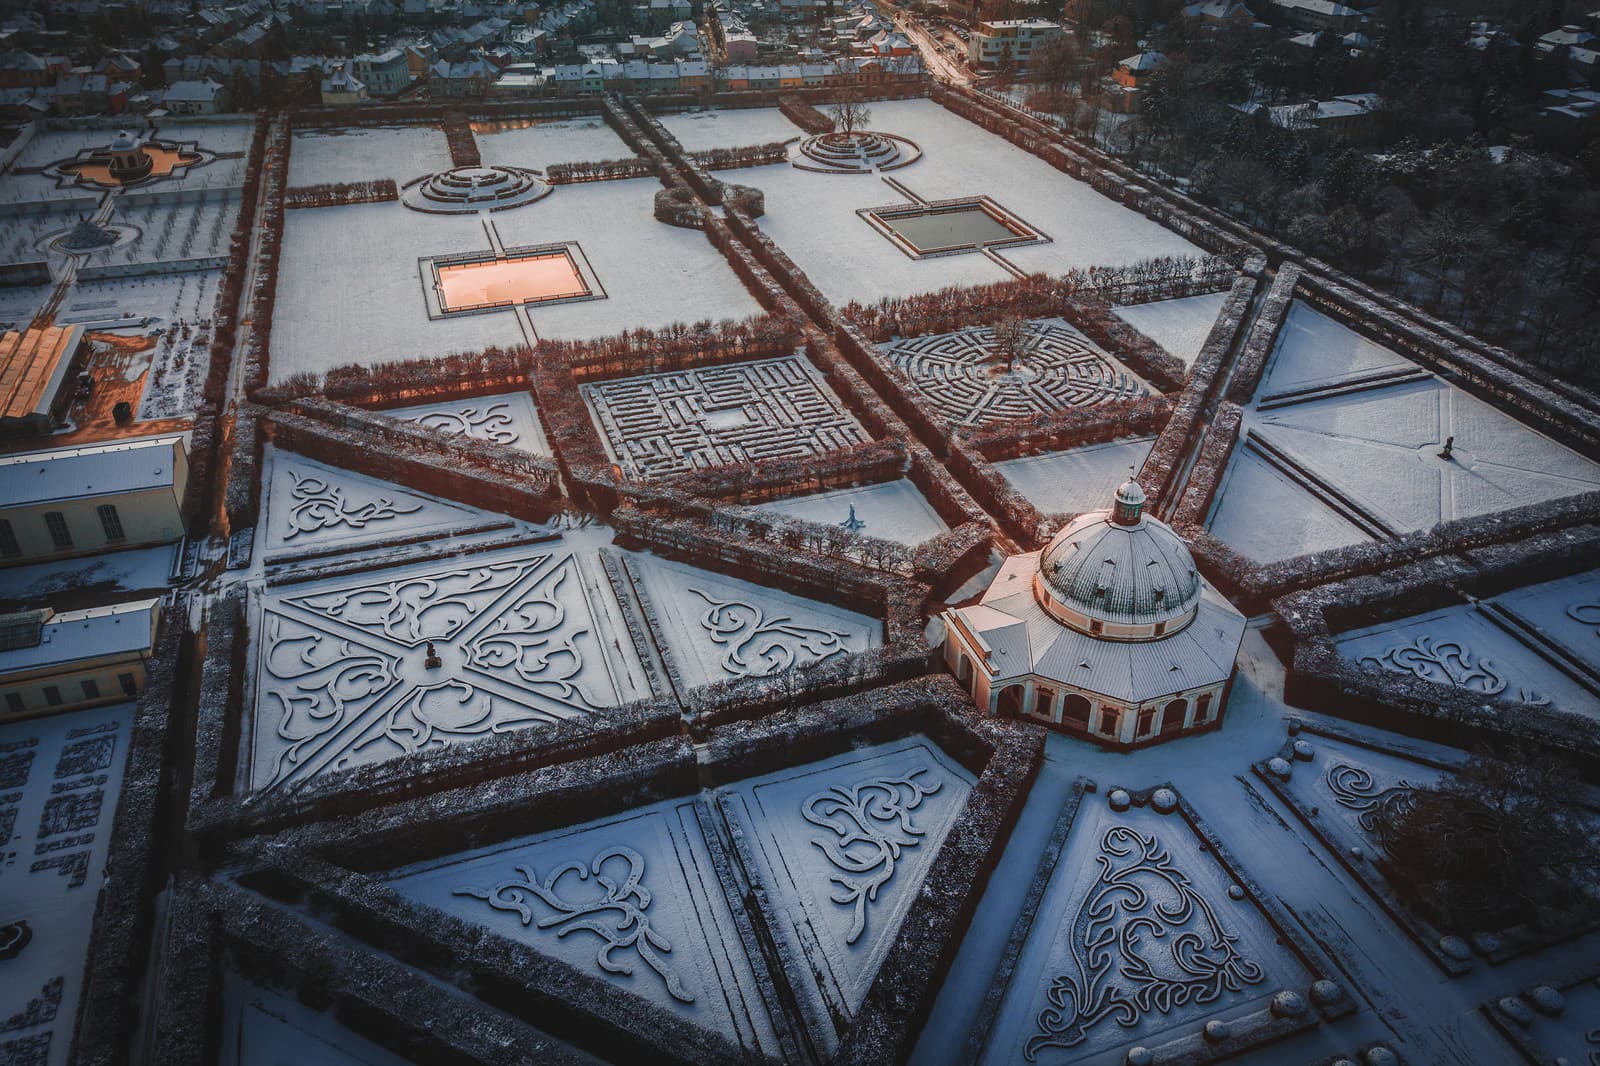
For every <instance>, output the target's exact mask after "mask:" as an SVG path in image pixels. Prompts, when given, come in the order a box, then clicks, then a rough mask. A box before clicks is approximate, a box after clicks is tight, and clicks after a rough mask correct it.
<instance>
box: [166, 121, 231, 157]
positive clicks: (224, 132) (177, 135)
mask: <svg viewBox="0 0 1600 1066" xmlns="http://www.w3.org/2000/svg"><path fill="white" fill-rule="evenodd" d="M155 135H156V136H157V137H161V138H163V139H165V140H170V141H194V142H195V143H196V144H197V145H199V146H200V147H201V148H203V149H204V150H206V151H208V152H214V153H216V154H219V155H221V154H228V155H233V154H236V153H240V152H245V153H248V152H249V151H250V141H251V139H252V138H253V137H254V136H255V123H254V122H203V121H189V122H184V121H182V120H174V119H162V120H161V121H160V122H158V123H157V124H156V132H155Z"/></svg>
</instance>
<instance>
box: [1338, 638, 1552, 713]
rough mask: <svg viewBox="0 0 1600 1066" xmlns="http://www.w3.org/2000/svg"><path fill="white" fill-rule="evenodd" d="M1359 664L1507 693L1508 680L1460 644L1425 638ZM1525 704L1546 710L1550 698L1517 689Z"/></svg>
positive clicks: (1487, 692) (1488, 692)
mask: <svg viewBox="0 0 1600 1066" xmlns="http://www.w3.org/2000/svg"><path fill="white" fill-rule="evenodd" d="M1357 662H1359V663H1361V664H1362V665H1364V666H1376V667H1378V668H1379V669H1380V670H1387V671H1388V672H1389V673H1391V674H1410V675H1411V676H1413V677H1417V678H1420V679H1421V680H1423V681H1432V682H1434V683H1435V684H1441V685H1453V686H1455V687H1456V688H1461V689H1466V690H1467V691H1469V692H1479V693H1482V694H1483V695H1485V696H1498V695H1500V694H1501V693H1503V692H1505V691H1506V687H1507V679H1506V677H1505V675H1503V674H1502V673H1501V672H1500V671H1499V670H1498V669H1497V668H1496V667H1495V665H1494V664H1493V663H1492V662H1490V661H1489V660H1488V659H1484V658H1480V657H1479V656H1477V655H1476V654H1474V652H1473V651H1472V649H1471V648H1469V647H1467V646H1466V645H1465V644H1463V643H1462V642H1460V641H1459V640H1436V639H1435V638H1433V637H1429V636H1427V635H1426V634H1424V635H1421V636H1418V637H1416V638H1415V639H1413V640H1411V641H1409V642H1407V643H1405V644H1396V645H1395V646H1393V647H1391V648H1389V649H1387V650H1386V651H1384V652H1383V653H1382V654H1381V655H1363V656H1362V657H1361V658H1360V659H1358V660H1357ZM1517 698H1518V699H1519V700H1521V701H1522V702H1523V703H1526V704H1529V705H1532V706H1535V707H1543V706H1546V705H1548V704H1549V702H1550V698H1549V697H1548V696H1544V695H1541V694H1540V693H1538V692H1535V691H1534V690H1532V689H1527V688H1519V689H1517Z"/></svg>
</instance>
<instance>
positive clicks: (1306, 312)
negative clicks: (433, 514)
mask: <svg viewBox="0 0 1600 1066" xmlns="http://www.w3.org/2000/svg"><path fill="white" fill-rule="evenodd" d="M1407 371H1412V372H1413V373H1412V376H1411V377H1409V378H1406V379H1403V380H1399V381H1397V382H1395V383H1392V384H1387V385H1383V386H1382V387H1376V388H1371V387H1369V388H1366V389H1358V390H1356V391H1345V392H1332V393H1319V392H1313V393H1311V394H1309V395H1307V396H1304V397H1296V398H1293V399H1290V400H1287V401H1286V400H1284V399H1282V398H1281V397H1282V396H1283V394H1285V393H1286V392H1288V391H1290V390H1300V389H1315V388H1327V389H1335V388H1337V387H1339V386H1341V385H1343V386H1350V385H1352V384H1359V383H1360V382H1359V379H1361V378H1363V377H1367V376H1370V375H1380V376H1381V375H1389V374H1394V373H1396V372H1400V373H1405V372H1407ZM1446 441H1451V442H1452V452H1451V455H1450V456H1449V457H1448V458H1445V457H1443V456H1442V454H1441V453H1442V452H1443V450H1444V445H1445V442H1446ZM1596 489H1600V464H1596V463H1593V462H1591V461H1589V460H1588V459H1586V458H1584V457H1583V456H1581V455H1579V454H1578V453H1576V452H1574V451H1572V450H1571V449H1569V448H1566V447H1564V446H1562V445H1560V444H1558V443H1556V442H1555V441H1553V440H1551V439H1550V438H1548V437H1545V436H1544V435H1542V434H1540V433H1538V432H1536V431H1535V430H1532V429H1529V428H1528V427H1527V426H1525V425H1523V424H1522V423H1520V422H1518V421H1517V420H1516V419H1514V418H1512V417H1510V416H1509V415H1507V414H1505V413H1503V412H1501V411H1500V410H1498V409H1497V408H1495V407H1492V406H1490V405H1489V404H1487V403H1485V402H1483V401H1482V400H1479V399H1477V398H1476V397H1474V396H1472V395H1470V394H1469V393H1467V392H1465V391H1463V390H1461V389H1458V388H1456V387H1455V386H1454V385H1451V384H1449V383H1448V382H1445V381H1443V380H1441V379H1439V378H1437V377H1433V376H1431V375H1425V374H1423V373H1422V371H1421V370H1420V368H1418V367H1416V366H1415V364H1413V363H1411V362H1410V361H1408V360H1406V359H1404V358H1402V357H1401V356H1399V355H1398V354H1396V353H1395V352H1392V351H1390V350H1388V349H1387V348H1383V347H1381V346H1379V345H1377V344H1374V343H1372V342H1371V341H1369V340H1367V339H1365V338H1364V337H1362V336H1360V335H1359V334H1357V333H1355V332H1354V331H1353V330H1351V329H1350V328H1349V327H1347V326H1345V325H1343V324H1341V323H1338V322H1335V321H1334V320H1332V319H1330V318H1328V317H1326V316H1323V315H1321V314H1318V313H1316V312H1314V311H1312V310H1310V309H1309V308H1306V307H1303V306H1301V305H1298V304H1297V305H1295V306H1294V307H1292V308H1291V309H1290V313H1289V319H1288V322H1287V323H1286V325H1285V328H1284V332H1283V336H1282V337H1281V339H1280V341H1279V344H1278V347H1277V349H1276V350H1275V352H1274V354H1273V356H1272V359H1271V361H1270V362H1269V363H1268V366H1267V371H1266V381H1265V383H1264V384H1263V385H1262V387H1261V389H1260V390H1259V392H1258V396H1257V399H1256V400H1255V401H1254V402H1253V403H1252V404H1251V406H1250V407H1248V408H1246V410H1245V417H1244V429H1243V437H1242V438H1241V441H1240V445H1239V447H1238V448H1236V449H1235V451H1234V454H1233V458H1232V459H1231V460H1230V466H1229V470H1228V472H1227V474H1226V475H1224V478H1223V482H1222V485H1221V487H1220V489H1219V492H1218V494H1217V500H1216V502H1215V504H1214V505H1213V507H1212V518H1211V531H1212V533H1213V534H1214V535H1215V536H1217V537H1218V538H1220V539H1222V540H1223V541H1225V542H1227V543H1228V544H1229V545H1230V546H1232V547H1233V548H1234V549H1236V550H1238V551H1240V552H1243V553H1244V554H1246V555H1248V556H1250V557H1251V558H1253V559H1256V560H1258V561H1260V562H1271V561H1275V560H1279V559H1287V558H1291V557H1293V556H1295V555H1300V554H1303V553H1305V552H1307V551H1317V550H1321V549H1324V548H1331V547H1338V546H1341V545H1344V544H1353V543H1356V542H1357V541H1359V540H1362V539H1365V538H1366V536H1367V533H1363V532H1361V530H1360V528H1358V527H1365V528H1366V529H1367V531H1368V533H1373V534H1377V535H1384V536H1390V535H1399V534H1404V533H1409V532H1412V531H1414V530H1419V529H1431V528H1432V527H1433V526H1435V525H1437V524H1439V523H1440V522H1449V521H1453V520H1455V519H1458V518H1470V517H1474V516H1476V515H1483V514H1490V513H1493V512H1496V511H1503V510H1508V509H1510V508H1514V507H1521V506H1525V505H1528V504H1534V503H1542V502H1544V501H1546V500H1552V499H1558V498H1560V497H1563V496H1573V495H1577V494H1579V493H1584V492H1592V491H1594V490H1596ZM1318 497H1320V499H1318ZM1332 499H1339V500H1344V501H1347V504H1345V505H1339V504H1331V503H1329V502H1328V501H1329V500H1332ZM1340 506H1347V507H1348V508H1349V513H1348V514H1341V513H1340V512H1339V507H1340ZM1264 513H1265V514H1272V515H1273V516H1274V520H1273V521H1271V522H1263V521H1261V515H1262V514H1264Z"/></svg>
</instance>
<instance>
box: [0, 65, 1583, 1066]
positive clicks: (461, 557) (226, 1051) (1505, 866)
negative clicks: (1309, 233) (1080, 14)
mask: <svg viewBox="0 0 1600 1066" xmlns="http://www.w3.org/2000/svg"><path fill="white" fill-rule="evenodd" d="M868 88H869V89H870V88H871V87H868ZM880 88H881V87H880ZM884 91H885V92H892V93H894V94H896V95H898V96H900V97H901V98H899V99H886V100H877V99H874V100H872V101H871V132H870V133H868V132H864V131H859V132H856V133H852V134H850V135H845V134H842V133H841V134H827V133H821V132H818V131H819V130H825V129H827V128H828V126H827V125H826V124H827V122H828V121H829V120H828V118H827V110H828V107H829V105H830V104H831V102H832V101H831V99H830V98H829V96H828V92H829V91H828V90H823V89H820V88H805V87H801V86H796V87H793V88H786V89H784V90H783V92H782V93H781V96H782V101H781V106H779V104H780V100H779V98H778V97H779V96H780V94H779V93H778V92H777V91H776V90H774V91H772V92H770V93H769V92H756V91H751V92H749V93H741V94H739V99H738V100H736V101H735V100H731V99H726V98H718V97H716V96H715V95H713V96H711V97H710V98H709V99H710V104H711V105H712V106H709V107H707V106H705V101H701V102H700V103H699V104H697V105H696V106H695V107H694V108H693V109H687V107H686V108H685V109H676V110H675V109H674V108H673V107H668V106H666V104H667V103H668V102H669V101H673V100H676V99H677V98H675V97H654V98H646V97H630V96H626V95H619V94H610V95H607V96H605V97H578V98H570V99H556V98H551V99H548V100H517V101H494V100H489V101H475V102H472V103H470V104H467V103H463V102H459V101H453V102H451V103H450V104H449V105H446V104H444V103H442V102H439V103H434V102H429V101H427V100H425V99H409V100H405V101H401V102H398V103H394V104H383V105H377V104H374V105H370V106H367V107H364V108H361V109H355V110H350V111H339V110H330V109H307V110H303V111H302V110H294V109H291V110H285V111H276V112H271V113H263V114H261V115H258V116H254V117H253V119H252V117H250V116H242V117H241V116H231V117H225V118H218V119H215V120H206V121H197V122H189V123H185V124H183V125H181V126H178V125H173V126H170V127H169V126H165V125H163V124H161V123H158V124H157V125H156V127H155V128H154V129H153V130H149V129H146V130H144V131H143V132H136V133H134V134H129V135H127V136H126V137H123V138H121V139H118V135H117V132H116V131H115V130H112V129H90V128H80V126H77V125H75V126H71V127H70V128H69V127H65V126H64V127H63V128H60V129H55V128H43V127H41V128H39V129H37V130H35V131H34V133H33V134H32V137H33V138H34V139H33V141H32V142H31V143H30V144H27V145H24V146H23V147H22V148H21V149H20V150H19V151H18V152H17V153H15V155H14V160H13V163H12V164H11V166H10V168H9V170H7V171H6V172H5V173H3V174H0V215H4V216H5V217H6V218H7V219H8V221H11V222H14V223H15V226H14V230H15V232H13V229H11V228H8V229H7V231H6V235H5V236H4V237H0V267H4V268H5V270H6V271H8V278H10V279H12V280H14V281H15V284H11V285H8V286H7V287H6V288H5V289H4V290H3V292H0V325H4V326H5V327H6V329H7V330H8V332H6V333H5V334H4V336H3V338H0V405H4V409H3V411H0V415H3V417H0V489H4V490H5V491H0V699H3V700H4V705H3V707H0V842H3V843H5V847H4V848H3V849H0V851H3V852H4V856H3V859H0V977H3V978H5V979H4V980H0V1063H4V1064H8V1066H9V1064H28V1066H36V1064H50V1066H58V1064H66V1063H76V1062H81V1063H95V1064H100V1063H106V1064H110V1063H114V1062H121V1061H130V1060H133V1059H137V1060H139V1061H161V1062H175V1063H196V1064H199V1063H212V1062H226V1063H237V1064H241V1066H242V1064H246V1063H257V1062H268V1061H285V1060H302V1061H307V1062H329V1063H346V1062H348V1063H382V1064H397V1063H433V1062H452V1063H483V1064H490V1063H494V1064H501V1063H510V1062H516V1063H523V1062H526V1063H536V1062H537V1063H551V1062H556V1063H574V1064H576V1063H596V1062H610V1063H619V1064H622V1063H639V1062H650V1063H656V1062H660V1063H679V1064H703V1063H730V1064H732V1063H741V1062H752V1061H760V1062H783V1063H796V1064H820V1063H840V1064H843V1063H856V1064H866V1063H882V1064H884V1066H890V1064H902V1063H912V1064H917V1066H946V1064H948V1066H955V1064H965V1063H974V1062H983V1063H1019V1062H1020V1063H1047V1064H1080V1063H1081V1064H1090V1066H1114V1064H1126V1066H1154V1064H1185V1066H1203V1064H1208V1063H1213V1062H1221V1061H1228V1062H1241V1063H1247V1064H1272V1066H1276V1064H1279V1063H1295V1064H1311V1063H1315V1064H1323V1066H1326V1064H1331V1063H1341V1064H1343V1063H1354V1064H1359V1066H1383V1064H1387V1063H1395V1062H1402V1063H1411V1064H1422V1063H1442V1062H1452V1063H1480V1062H1481V1063H1497V1064H1498V1063H1513V1062H1528V1063H1530V1064H1532V1063H1541V1062H1548V1061H1560V1060H1562V1059H1564V1060H1565V1061H1572V1062H1578V1061H1584V1059H1583V1056H1585V1055H1588V1056H1590V1057H1593V1056H1595V1055H1600V1044H1597V1043H1596V1037H1595V1033H1594V1032H1593V1031H1592V1030H1593V1029H1594V1022H1593V1020H1592V1017H1591V1016H1592V1015H1593V1013H1594V1010H1595V1009H1596V1006H1597V1004H1600V992H1597V991H1596V989H1597V988H1600V984H1597V983H1596V982H1597V979H1600V969H1597V967H1596V964H1595V959H1596V958H1600V862H1595V855H1594V852H1593V841H1594V840H1595V839H1596V835H1597V834H1596V833H1595V828H1596V826H1597V825H1600V821H1597V820H1600V794H1597V793H1596V792H1595V790H1594V788H1593V787H1592V785H1591V782H1592V781H1593V780H1595V777H1596V774H1597V773H1600V644H1597V643H1596V637H1597V635H1600V570H1596V560H1597V559H1600V524H1597V520H1596V516H1597V515H1600V399H1597V398H1596V397H1595V396H1593V395H1591V394H1589V393H1587V392H1585V391H1583V390H1581V389H1579V388H1576V387H1573V386H1570V385H1567V384H1564V383H1562V382H1560V381H1557V380H1554V379H1552V378H1550V377H1548V376H1546V375H1542V374H1538V373H1534V372H1532V371H1531V370H1530V369H1529V368H1528V367H1527V366H1525V365H1524V364H1523V363H1521V362H1520V361H1519V360H1518V359H1517V357H1515V356H1514V355H1512V354H1510V353H1508V352H1505V351H1503V350H1500V349H1498V348H1494V347H1492V346H1490V345H1488V344H1486V343H1484V342H1482V341H1480V340H1479V339H1477V338H1475V337H1473V336H1472V335H1470V334H1469V333H1467V332H1464V331H1463V330H1461V329H1460V328H1458V327H1456V326H1453V325H1450V324H1448V323H1445V322H1442V321H1439V320H1437V319H1434V318H1432V317H1430V316H1428V315H1426V314H1424V313H1423V312H1421V311H1420V310H1418V309H1416V308H1414V307H1411V306H1409V305H1407V304H1404V303H1402V302H1400V301H1398V300H1395V299H1393V298H1391V297H1387V296H1384V295H1383V294H1381V293H1379V292H1377V291H1376V290H1374V289H1372V288H1370V287H1369V286H1368V285H1366V284H1365V283H1363V282H1362V281H1360V280H1358V279H1355V278H1351V277H1348V276H1345V275H1342V274H1339V273H1337V272H1335V271H1332V270H1331V269H1329V268H1328V267H1327V266H1326V265H1325V264H1322V263H1319V262H1316V261H1314V260H1310V259H1308V258H1306V257H1304V256H1302V255H1301V254H1300V253H1299V252H1297V251H1296V250H1295V249H1293V248H1289V247H1287V246H1284V245H1282V244H1278V243H1275V242H1271V241H1268V240H1267V239H1265V238H1264V237H1262V236H1261V235H1260V234H1257V233H1255V232H1253V231H1251V230H1249V229H1247V228H1246V227H1244V226H1242V225H1240V224H1238V223H1236V222H1233V221H1231V220H1230V219H1228V218H1226V217H1224V216H1222V215H1219V214H1216V213H1214V212H1211V211H1208V210H1206V209H1203V208H1201V207H1199V206H1197V205H1196V204H1195V203H1194V202H1192V201H1190V200H1188V199H1187V198H1185V197H1184V196H1182V195H1180V194H1178V193H1176V192H1174V191H1172V190H1169V189H1167V188H1164V187H1162V186H1160V185H1158V184H1155V183H1152V182H1150V181H1148V180H1147V179H1144V178H1142V177H1139V176H1137V175H1134V174H1133V173H1132V172H1130V171H1128V170H1126V169H1125V168H1123V167H1122V166H1121V165H1120V164H1118V163H1116V162H1115V161H1113V160H1111V159H1109V158H1107V157H1105V156H1103V155H1101V154H1100V153H1099V152H1098V151H1096V150H1095V149H1093V148H1092V147H1089V146H1086V145H1085V144H1083V143H1081V142H1079V141H1077V140H1076V139H1074V138H1073V137H1072V136H1070V135H1069V134H1067V133H1064V132H1062V131H1061V130H1060V129H1057V128H1056V127H1055V126H1051V125H1048V124H1046V123H1043V122H1041V121H1040V120H1039V119H1038V118H1036V117H1034V116H1033V115H1031V114H1029V113H1026V112H1023V111H1021V110H1018V109H1016V108H1014V107H1012V106H1010V105H1009V104H1006V103H1004V102H1002V101H1001V100H1000V99H998V98H996V97H994V96H991V95H988V94H986V93H982V92H978V91H975V90H971V89H965V88H952V87H950V86H948V85H945V84H942V83H929V84H926V85H911V84H910V83H905V84H897V85H895V86H893V87H892V89H886V90H884ZM869 95H870V93H869ZM768 97H770V99H768ZM684 99H685V102H686V101H687V98H684ZM733 102H739V103H745V104H749V103H751V102H761V103H763V104H766V105H770V106H761V107H745V108H742V109H737V110H736V109H732V108H729V107H723V106H718V105H722V104H728V103H733ZM166 145H172V146H175V147H174V148H173V150H174V151H175V152H177V153H178V158H177V160H176V163H175V165H174V166H173V167H172V168H171V169H170V173H167V174H163V175H160V176H159V180H157V178H156V177H155V176H153V175H154V168H155V161H152V171H151V174H150V175H139V174H137V173H136V171H138V170H140V169H141V168H142V167H143V161H142V160H143V157H141V156H140V155H139V152H140V151H141V146H144V147H148V146H154V147H156V148H162V147H163V146H166ZM118 153H120V154H118ZM146 154H147V155H148V153H146ZM70 160H76V161H77V162H78V163H81V164H83V165H82V166H79V167H78V169H77V170H76V171H74V172H73V173H76V174H77V175H78V176H77V178H74V179H73V180H72V181H66V182H65V184H62V182H63V180H64V176H66V175H67V174H68V171H67V170H66V169H63V166H62V164H63V161H70ZM102 165H103V166H105V167H106V168H107V169H106V174H107V176H110V175H111V173H112V168H115V169H116V171H117V173H119V174H122V175H124V176H125V177H126V179H127V180H125V181H118V182H111V183H107V182H100V183H96V182H93V181H90V182H88V183H87V184H86V183H85V181H84V180H82V179H83V178H84V176H85V175H86V174H88V173H89V171H88V170H86V169H85V167H99V166H102ZM130 168H131V169H130ZM94 173H98V171H95V172H94ZM658 194H660V197H659V201H658ZM63 197H64V198H63ZM661 204H666V205H667V206H668V207H669V208H670V210H665V211H664V210H662V209H661V206H660V205H661ZM885 204H888V205H891V206H889V207H884V206H883V205H885ZM1001 204H1003V205H1004V206H1003V207H1000V206H999V205H1001ZM963 205H965V206H963ZM972 205H978V206H977V207H976V208H972ZM969 208H970V209H971V210H969ZM958 209H959V210H958ZM972 211H976V212H977V214H976V215H975V214H973V213H972ZM952 212H954V215H952ZM977 215H981V216H982V217H981V218H979V217H977ZM869 216H871V217H870V218H869ZM955 216H960V217H955ZM1022 220H1026V222H1025V223H1024V222H1023V221H1022ZM897 226H898V227H899V228H896V227H897ZM996 227H997V228H996ZM885 230H887V234H886V232H885ZM1024 230H1025V232H1024ZM950 252H960V253H961V254H945V253H950ZM152 456H159V457H160V460H161V461H160V463H159V464H157V465H158V466H159V469H156V467H151V466H150V464H151V463H152V462H154V459H152V458H151V457H152ZM147 467H149V469H146V468H147ZM38 470H53V471H57V472H58V474H57V475H56V476H53V477H52V476H46V477H45V478H44V480H45V481H48V482H49V484H48V486H44V485H43V483H42V482H41V481H40V480H39V475H38V474H37V473H36V471H38ZM151 470H155V473H154V474H152V473H151ZM1489 842H1493V843H1494V844H1495V845H1496V848H1497V850H1491V849H1490V848H1489V847H1488V843H1489ZM12 978H15V979H14V980H13V979H12ZM130 1049H136V1050H135V1051H134V1052H132V1053H131V1054H130ZM1558 1057H1560V1058H1559V1059H1558Z"/></svg>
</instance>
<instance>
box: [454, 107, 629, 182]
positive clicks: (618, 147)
mask: <svg viewBox="0 0 1600 1066" xmlns="http://www.w3.org/2000/svg"><path fill="white" fill-rule="evenodd" d="M472 129H473V135H474V136H475V137H476V138H477V141H478V155H479V156H480V157H482V159H483V162H484V165H485V166H496V165H499V166H512V167H529V168H531V169H534V170H543V169H544V168H545V167H547V166H550V165H551V164H552V163H592V162H596V161H599V160H602V159H629V158H631V157H632V156H633V154H634V153H633V150H632V149H630V148H629V147H628V146H627V144H625V143H624V142H623V140H622V138H621V137H618V136H617V134H616V132H615V131H614V130H612V128H611V127H610V126H608V125H606V121H605V119H603V118H601V117H599V116H598V115H596V116H593V117H590V118H571V119H553V120H538V119H508V120H506V121H504V122H474V123H473V124H472Z"/></svg>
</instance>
